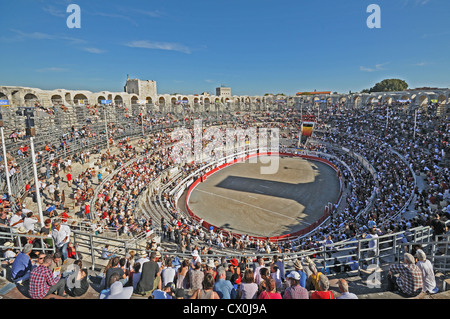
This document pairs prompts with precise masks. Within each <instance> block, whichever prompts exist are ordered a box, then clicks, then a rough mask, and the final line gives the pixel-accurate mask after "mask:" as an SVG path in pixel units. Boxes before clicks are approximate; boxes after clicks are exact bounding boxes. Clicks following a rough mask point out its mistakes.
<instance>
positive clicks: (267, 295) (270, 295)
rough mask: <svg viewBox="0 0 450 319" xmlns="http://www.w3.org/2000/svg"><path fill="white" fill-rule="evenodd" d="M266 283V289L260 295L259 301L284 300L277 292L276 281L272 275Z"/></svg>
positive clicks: (267, 278)
mask: <svg viewBox="0 0 450 319" xmlns="http://www.w3.org/2000/svg"><path fill="white" fill-rule="evenodd" d="M265 283H266V285H265V286H266V289H265V290H264V291H262V292H261V293H260V294H259V296H258V299H283V297H282V296H281V294H280V293H279V292H277V287H276V286H275V280H274V279H273V278H272V277H271V276H270V275H269V276H267V277H266V279H265Z"/></svg>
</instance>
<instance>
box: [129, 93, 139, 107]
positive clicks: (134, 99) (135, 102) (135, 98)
mask: <svg viewBox="0 0 450 319" xmlns="http://www.w3.org/2000/svg"><path fill="white" fill-rule="evenodd" d="M131 104H134V105H136V104H139V98H138V97H137V96H136V95H133V96H132V97H131Z"/></svg>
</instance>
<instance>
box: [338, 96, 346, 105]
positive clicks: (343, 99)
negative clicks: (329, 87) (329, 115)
mask: <svg viewBox="0 0 450 319" xmlns="http://www.w3.org/2000/svg"><path fill="white" fill-rule="evenodd" d="M345 102H347V98H346V97H345V96H341V97H340V98H339V103H340V104H342V103H345Z"/></svg>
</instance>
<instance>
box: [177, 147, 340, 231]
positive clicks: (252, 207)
mask: <svg viewBox="0 0 450 319" xmlns="http://www.w3.org/2000/svg"><path fill="white" fill-rule="evenodd" d="M273 157H275V156H274V155H271V156H270V157H268V156H267V155H264V156H260V157H258V161H257V163H249V161H248V160H247V161H245V162H243V163H236V164H233V165H229V164H228V165H225V167H223V168H220V169H218V170H213V171H211V172H209V173H208V174H206V175H207V176H206V177H205V178H204V180H203V182H202V181H201V179H199V180H197V181H196V182H194V183H193V184H192V185H191V187H190V188H189V191H188V192H187V196H186V208H187V210H188V212H189V213H190V214H191V215H193V216H196V217H198V219H203V220H204V221H206V222H207V223H208V224H209V225H213V226H214V228H220V229H223V230H225V231H229V232H232V233H234V234H248V235H249V236H252V237H258V238H267V237H270V238H274V237H280V236H281V237H286V236H288V235H289V234H291V235H293V234H298V233H299V232H301V231H302V230H303V231H304V230H305V229H308V228H311V227H312V226H313V225H314V224H315V225H317V222H318V221H319V220H320V219H321V218H323V217H324V208H325V206H326V205H327V204H329V203H333V204H334V203H337V202H338V201H339V198H340V195H341V186H340V179H339V176H338V174H337V169H336V168H335V167H334V166H333V165H332V164H331V163H330V162H328V161H326V160H323V159H321V158H314V157H307V158H305V157H293V156H288V155H287V154H283V156H280V157H279V166H278V170H277V172H276V173H275V174H268V175H267V174H261V167H268V166H269V164H267V163H268V160H270V159H271V158H272V160H273ZM262 160H263V161H262Z"/></svg>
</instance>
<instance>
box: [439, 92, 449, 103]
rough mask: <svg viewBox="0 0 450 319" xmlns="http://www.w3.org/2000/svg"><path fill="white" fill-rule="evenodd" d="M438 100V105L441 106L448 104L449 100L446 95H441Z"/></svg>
mask: <svg viewBox="0 0 450 319" xmlns="http://www.w3.org/2000/svg"><path fill="white" fill-rule="evenodd" d="M437 100H438V103H439V104H447V98H446V96H445V95H443V94H442V95H439V96H438V98H437Z"/></svg>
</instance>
